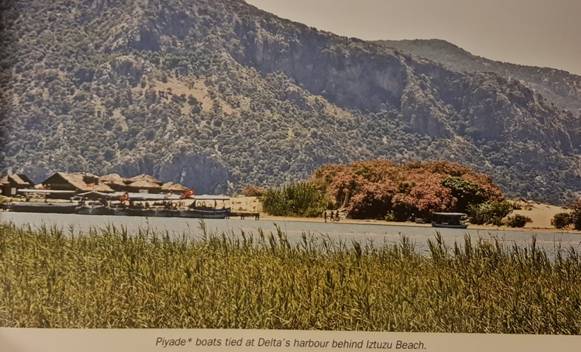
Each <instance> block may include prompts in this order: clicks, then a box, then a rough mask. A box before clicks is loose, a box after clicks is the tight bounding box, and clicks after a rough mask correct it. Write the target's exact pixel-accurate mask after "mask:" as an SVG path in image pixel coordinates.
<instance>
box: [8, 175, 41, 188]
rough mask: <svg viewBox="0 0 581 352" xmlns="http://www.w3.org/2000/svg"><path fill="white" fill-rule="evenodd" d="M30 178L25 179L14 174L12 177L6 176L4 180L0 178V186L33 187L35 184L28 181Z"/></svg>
mask: <svg viewBox="0 0 581 352" xmlns="http://www.w3.org/2000/svg"><path fill="white" fill-rule="evenodd" d="M27 179H28V177H26V176H24V179H23V178H22V177H20V175H17V174H12V175H6V176H4V177H2V178H0V184H2V185H4V184H9V183H13V184H15V185H18V186H32V185H33V183H32V182H30V181H28V180H27Z"/></svg>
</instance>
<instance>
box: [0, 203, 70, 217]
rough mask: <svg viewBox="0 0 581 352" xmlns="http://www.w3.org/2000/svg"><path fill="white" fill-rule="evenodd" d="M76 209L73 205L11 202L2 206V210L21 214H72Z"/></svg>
mask: <svg viewBox="0 0 581 352" xmlns="http://www.w3.org/2000/svg"><path fill="white" fill-rule="evenodd" d="M76 208H77V204H74V203H34V202H13V203H7V204H4V205H3V209H4V210H7V211H14V212H23V213H54V214H74V213H75V212H76Z"/></svg>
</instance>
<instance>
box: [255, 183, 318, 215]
mask: <svg viewBox="0 0 581 352" xmlns="http://www.w3.org/2000/svg"><path fill="white" fill-rule="evenodd" d="M262 206H263V209H264V211H266V212H267V213H268V214H270V215H277V216H306V217H318V216H321V214H322V213H323V211H324V210H325V209H326V208H327V200H326V199H325V195H324V194H323V192H321V191H320V190H318V189H317V187H316V186H315V185H313V184H312V183H310V182H297V183H291V184H288V185H285V186H282V187H279V188H269V189H268V190H266V192H264V194H263V196H262Z"/></svg>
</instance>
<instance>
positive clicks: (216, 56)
mask: <svg viewBox="0 0 581 352" xmlns="http://www.w3.org/2000/svg"><path fill="white" fill-rule="evenodd" d="M71 3H72V4H71ZM5 6H6V5H5ZM3 10H4V11H3V12H2V13H3V15H2V16H3V21H2V23H3V25H4V26H5V28H3V31H2V46H3V47H4V48H7V49H9V50H3V51H2V53H1V54H0V68H1V81H0V83H1V88H2V98H3V99H4V100H6V102H7V104H3V106H4V107H3V110H4V111H2V116H4V118H3V119H2V122H1V123H2V126H1V127H2V131H4V132H5V133H4V135H3V138H2V154H1V156H0V169H6V168H9V167H11V168H13V169H15V170H21V171H24V172H27V173H29V174H31V175H32V176H33V177H35V178H37V179H38V178H42V177H44V176H45V175H47V174H48V173H49V172H52V171H54V170H69V171H83V170H86V171H92V172H95V173H108V172H120V173H121V174H124V175H129V174H136V173H150V174H153V175H155V176H157V177H159V178H162V179H168V180H175V181H178V182H182V183H184V184H186V185H188V186H193V187H195V188H196V189H197V190H198V191H199V192H227V191H231V190H233V189H237V188H239V187H240V186H242V185H244V184H248V183H256V184H261V185H268V184H277V183H281V182H285V181H288V180H291V179H295V178H302V177H306V176H307V175H308V174H310V172H311V171H313V170H314V169H315V168H316V167H317V166H319V165H321V164H324V163H330V162H332V163H336V162H347V161H353V160H361V159H370V158H389V159H394V160H409V159H447V160H453V161H458V162H463V163H466V164H469V165H472V166H474V167H476V168H477V169H479V170H481V171H484V172H486V173H489V174H491V175H492V176H493V178H494V180H495V182H497V183H498V184H500V185H501V186H502V187H503V188H504V189H505V190H506V191H508V193H509V194H513V195H521V196H525V197H530V198H536V199H542V200H550V201H559V200H563V199H564V198H566V197H568V196H571V194H572V192H577V191H579V190H580V184H581V182H580V175H581V162H580V159H581V158H580V144H581V143H579V134H578V133H577V132H575V130H574V129H573V130H572V128H571V126H572V122H575V121H576V122H578V118H576V117H575V116H574V115H573V114H572V113H570V112H567V111H562V110H561V109H559V108H557V107H556V106H555V105H553V104H552V103H551V102H549V101H547V100H546V99H545V97H543V96H542V95H540V94H538V93H536V92H534V91H533V90H531V89H530V87H528V86H527V85H525V84H523V83H522V82H520V81H517V80H514V79H507V78H505V77H503V76H502V75H499V74H496V73H482V72H460V71H459V70H452V69H450V68H447V67H445V66H443V65H441V64H439V63H435V62H433V61H429V60H427V59H423V58H419V57H416V56H414V55H409V54H405V53H402V52H401V51H398V50H394V49H391V48H388V47H387V46H386V45H385V44H383V43H373V42H364V41H361V40H357V39H351V38H345V37H339V36H336V35H333V34H331V33H326V32H320V31H317V30H315V29H312V28H309V27H307V26H304V25H302V24H298V23H294V22H291V21H287V20H283V19H280V18H278V17H276V16H274V15H271V14H268V13H266V12H263V11H260V10H258V9H256V8H254V7H252V6H250V5H248V4H246V3H244V2H242V1H238V0H218V1H209V0H208V1H205V0H172V1H153V0H151V1H129V2H126V1H123V2H120V1H113V0H101V1H81V0H77V1H72V2H71V1H53V2H50V3H46V2H42V1H39V0H29V1H24V0H21V1H15V2H11V3H10V6H7V8H5V9H3Z"/></svg>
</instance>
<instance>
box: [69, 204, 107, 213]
mask: <svg viewBox="0 0 581 352" xmlns="http://www.w3.org/2000/svg"><path fill="white" fill-rule="evenodd" d="M75 212H76V213H77V214H81V215H114V214H115V213H114V211H113V209H111V208H110V207H108V206H107V205H105V204H103V203H101V202H85V203H84V204H81V205H80V206H77V208H76V210H75Z"/></svg>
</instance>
